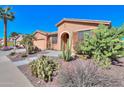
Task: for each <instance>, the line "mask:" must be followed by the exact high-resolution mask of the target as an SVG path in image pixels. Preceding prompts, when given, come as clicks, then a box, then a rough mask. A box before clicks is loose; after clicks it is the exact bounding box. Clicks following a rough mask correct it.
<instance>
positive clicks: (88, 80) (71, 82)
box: [58, 62, 120, 87]
mask: <svg viewBox="0 0 124 93" xmlns="http://www.w3.org/2000/svg"><path fill="white" fill-rule="evenodd" d="M91 63H92V62H90V63H88V64H87V65H84V63H81V62H79V63H78V62H77V63H76V64H75V65H74V68H72V67H71V68H70V67H66V68H64V69H62V70H61V71H60V73H59V81H58V82H59V84H60V86H62V87H109V86H118V85H119V84H120V82H119V81H118V80H117V79H114V78H112V77H110V76H106V75H103V74H100V73H98V68H97V66H95V65H93V64H91Z"/></svg>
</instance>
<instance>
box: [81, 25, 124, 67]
mask: <svg viewBox="0 0 124 93" xmlns="http://www.w3.org/2000/svg"><path fill="white" fill-rule="evenodd" d="M93 33H94V35H92V36H89V35H88V34H87V35H85V38H84V41H82V43H81V45H80V46H79V48H80V50H81V53H82V54H83V55H88V56H89V57H92V58H93V59H95V62H96V63H97V64H99V65H100V66H103V67H108V66H110V65H111V63H112V61H113V60H114V61H115V60H116V61H117V58H119V57H122V56H124V55H123V52H124V41H123V40H122V38H123V37H124V25H122V26H121V27H119V28H114V27H112V28H108V27H107V26H104V25H102V24H101V25H99V27H98V28H97V29H95V30H93Z"/></svg>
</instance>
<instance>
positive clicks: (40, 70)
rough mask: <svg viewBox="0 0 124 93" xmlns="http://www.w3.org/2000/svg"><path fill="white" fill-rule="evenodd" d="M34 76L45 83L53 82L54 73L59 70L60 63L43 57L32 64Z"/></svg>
mask: <svg viewBox="0 0 124 93" xmlns="http://www.w3.org/2000/svg"><path fill="white" fill-rule="evenodd" d="M30 67H31V72H32V75H34V76H36V77H37V78H41V79H43V80H44V81H45V82H48V81H52V76H53V72H54V71H56V70H57V69H58V63H56V62H55V61H54V60H52V59H50V58H49V57H46V56H42V57H40V58H39V59H37V60H34V61H33V62H31V63H30Z"/></svg>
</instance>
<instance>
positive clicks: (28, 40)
mask: <svg viewBox="0 0 124 93" xmlns="http://www.w3.org/2000/svg"><path fill="white" fill-rule="evenodd" d="M33 39H34V36H33V35H29V34H28V35H25V36H24V37H23V39H22V41H21V42H20V43H21V44H22V45H23V46H24V47H25V48H26V54H27V55H28V54H30V52H31V51H30V50H32V49H33V41H32V40H33Z"/></svg>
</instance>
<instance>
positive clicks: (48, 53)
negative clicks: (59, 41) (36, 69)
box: [13, 50, 61, 66]
mask: <svg viewBox="0 0 124 93" xmlns="http://www.w3.org/2000/svg"><path fill="white" fill-rule="evenodd" d="M45 52H46V53H42V54H38V55H37V56H34V57H30V58H26V59H25V60H20V61H16V62H13V64H14V65H16V66H21V65H25V64H29V63H30V62H32V61H33V60H36V59H37V58H39V57H41V56H43V55H44V56H49V57H59V55H60V54H61V51H54V50H45Z"/></svg>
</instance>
